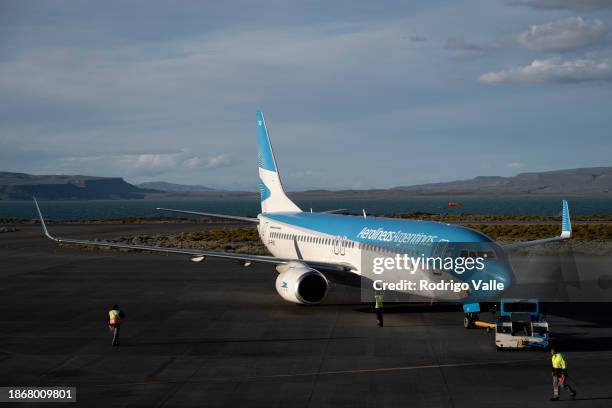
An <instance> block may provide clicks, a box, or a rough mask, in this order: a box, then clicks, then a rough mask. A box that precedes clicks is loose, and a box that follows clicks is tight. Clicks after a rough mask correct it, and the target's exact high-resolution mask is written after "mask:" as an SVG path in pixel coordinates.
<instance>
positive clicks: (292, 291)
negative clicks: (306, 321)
mask: <svg viewBox="0 0 612 408" xmlns="http://www.w3.org/2000/svg"><path fill="white" fill-rule="evenodd" d="M276 269H277V270H278V272H279V274H278V277H277V278H276V291H277V292H278V294H279V295H281V297H282V298H283V299H285V300H286V301H288V302H292V303H300V304H306V305H314V304H317V303H319V302H321V301H322V300H323V299H324V298H325V296H326V295H327V288H328V287H329V284H328V282H327V279H325V276H323V274H322V273H321V272H319V271H317V270H315V269H310V268H308V267H307V266H304V265H302V264H292V263H289V264H286V265H279V266H278V267H277V268H276Z"/></svg>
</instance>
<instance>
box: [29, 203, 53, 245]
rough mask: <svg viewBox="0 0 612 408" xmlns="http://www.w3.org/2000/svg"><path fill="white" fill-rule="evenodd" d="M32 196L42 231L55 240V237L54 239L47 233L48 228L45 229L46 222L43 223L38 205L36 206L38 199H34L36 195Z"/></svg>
mask: <svg viewBox="0 0 612 408" xmlns="http://www.w3.org/2000/svg"><path fill="white" fill-rule="evenodd" d="M32 198H33V199H34V205H35V206H36V211H38V218H40V225H41V226H42V229H43V232H44V233H45V235H46V236H47V237H48V238H50V239H52V240H54V241H57V239H55V238H54V237H53V236H52V235H51V234H49V230H48V229H47V224H45V219H44V218H43V215H42V212H41V211H40V207H39V206H38V201H37V200H36V197H32Z"/></svg>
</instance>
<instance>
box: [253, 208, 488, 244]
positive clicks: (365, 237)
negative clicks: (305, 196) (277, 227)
mask: <svg viewBox="0 0 612 408" xmlns="http://www.w3.org/2000/svg"><path fill="white" fill-rule="evenodd" d="M262 216H264V217H267V218H269V219H270V220H273V221H277V222H282V223H284V224H289V225H293V226H296V227H300V228H304V229H308V230H311V231H313V232H319V233H323V234H328V235H333V236H343V237H346V238H347V239H349V240H351V241H356V242H363V243H371V244H385V243H388V244H406V245H410V244H411V243H415V241H410V239H412V238H411V237H408V236H405V235H404V236H403V237H405V239H406V240H407V241H405V242H401V243H400V242H396V241H393V235H390V234H389V233H395V234H399V233H405V234H423V235H424V236H425V237H424V238H421V239H428V237H430V236H431V237H434V238H433V241H432V242H438V241H441V240H442V241H445V240H446V241H450V242H493V241H492V240H491V238H489V237H487V236H486V235H484V234H482V233H480V232H478V231H474V230H472V229H469V228H466V227H461V226H457V225H450V224H444V223H441V222H434V221H419V220H401V219H394V218H380V217H367V218H363V217H359V216H348V215H339V214H321V213H307V212H302V213H265V214H262ZM364 228H367V229H368V230H372V232H371V233H370V234H367V232H368V231H364ZM376 230H381V232H380V233H378V234H377V233H376V232H374V231H376ZM370 237H373V238H370ZM418 240H419V239H418V238H417V241H418ZM416 243H417V244H418V243H419V242H416Z"/></svg>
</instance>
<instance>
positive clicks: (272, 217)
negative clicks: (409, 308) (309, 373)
mask: <svg viewBox="0 0 612 408" xmlns="http://www.w3.org/2000/svg"><path fill="white" fill-rule="evenodd" d="M256 124H257V144H258V168H259V190H260V199H261V213H260V214H259V215H258V216H257V217H256V218H251V217H241V216H234V215H224V214H216V213H208V212H199V211H186V210H177V209H170V208H157V209H158V210H161V211H170V212H174V213H182V214H191V215H198V216H203V217H219V218H226V219H232V220H239V221H243V222H248V223H252V224H255V225H256V226H257V229H258V232H259V236H260V239H261V240H262V242H263V243H264V245H265V246H266V248H267V249H268V250H269V252H270V253H271V254H272V255H271V256H263V255H250V254H239V253H226V252H216V251H202V250H197V249H183V248H167V247H156V246H147V245H134V244H124V243H117V242H110V241H98V240H81V239H71V238H57V237H54V236H53V235H51V233H50V232H49V229H48V228H47V226H46V224H45V220H44V218H43V214H42V212H41V210H40V207H39V205H38V202H37V201H36V198H34V203H35V206H36V209H37V211H38V215H39V218H40V222H41V225H42V229H43V232H44V234H45V235H46V236H47V237H48V238H50V239H51V240H53V241H56V242H58V243H68V244H80V245H89V246H101V247H111V248H127V249H133V250H143V251H152V252H162V253H174V254H181V255H185V256H189V257H191V260H192V261H194V262H201V261H203V260H204V259H206V258H209V257H210V258H220V259H227V260H238V261H240V262H242V263H244V265H245V266H248V265H250V264H251V263H253V262H262V263H267V264H272V265H274V266H275V268H276V271H277V272H278V276H277V279H276V290H277V292H278V294H279V295H280V296H281V297H282V298H283V299H284V300H286V301H288V302H292V303H297V304H306V305H315V304H318V303H320V302H322V301H323V300H324V299H325V297H326V296H327V294H328V289H329V286H330V282H337V283H340V284H347V285H362V288H363V287H368V288H369V287H370V286H371V292H372V293H374V292H377V291H378V293H380V284H381V282H379V281H380V279H379V278H380V277H381V275H380V274H379V273H377V272H373V270H374V269H375V268H374V266H373V262H376V259H377V258H391V259H393V258H401V257H402V256H403V257H404V259H406V257H407V256H410V257H411V258H412V259H416V258H423V259H426V258H432V259H436V257H437V258H440V259H448V258H450V259H452V260H458V259H460V258H463V259H465V258H469V257H470V256H471V257H472V258H474V259H480V262H481V266H482V268H480V269H472V270H470V271H467V272H466V271H464V272H462V273H459V272H457V268H456V267H455V266H453V265H451V266H450V267H447V266H445V265H444V266H443V265H442V264H436V263H435V262H434V264H433V267H432V265H429V264H425V262H424V263H423V264H416V266H414V265H415V264H412V265H413V266H414V267H413V268H412V270H411V271H410V273H406V271H405V270H403V271H399V272H398V270H397V268H396V269H391V270H389V271H388V272H389V273H388V274H387V276H388V277H389V278H388V279H391V280H392V279H396V278H404V277H406V276H409V277H411V279H412V280H413V281H415V282H416V281H423V280H424V281H426V282H429V283H432V284H434V286H431V285H430V286H427V285H425V286H424V287H417V288H416V289H414V287H413V288H412V289H410V288H408V289H407V288H404V287H400V286H395V289H393V290H392V291H393V292H398V293H409V294H410V295H414V296H416V297H418V298H424V299H430V300H432V301H433V300H436V301H452V302H460V303H463V304H464V305H465V304H467V303H468V302H474V301H479V300H482V299H486V298H487V297H489V296H490V295H491V293H490V291H489V292H487V291H483V290H476V288H474V287H471V286H470V287H469V288H467V289H466V287H465V285H464V284H466V283H467V282H470V281H471V282H476V281H478V280H479V279H480V281H481V282H483V281H484V282H491V283H494V284H495V285H499V284H502V289H501V290H500V291H499V292H500V293H502V292H503V291H505V290H507V288H508V287H509V286H510V285H511V284H512V283H513V281H514V273H513V271H512V267H511V265H510V263H509V262H508V259H507V254H508V253H509V252H510V251H514V250H517V249H520V248H525V247H530V246H533V245H541V244H547V243H551V242H559V241H564V240H567V239H570V238H571V235H572V228H571V221H570V216H569V209H568V204H567V201H566V200H563V201H562V223H561V234H560V235H559V236H556V237H551V238H546V239H540V240H534V241H525V242H519V243H513V244H508V245H501V244H498V243H496V242H495V241H494V240H493V239H491V238H490V237H488V236H486V235H485V234H483V233H481V232H478V231H475V230H473V229H470V228H467V227H463V226H459V225H451V224H446V223H442V222H434V221H421V220H406V219H395V218H383V217H373V216H367V214H366V213H365V211H364V212H363V216H361V215H359V216H355V215H343V214H337V213H335V212H336V211H328V212H312V210H311V211H310V212H308V211H302V210H301V209H300V208H299V207H298V206H297V205H296V204H295V203H294V202H293V201H292V200H291V199H289V197H287V195H286V194H285V191H284V189H283V186H282V183H281V179H280V174H279V171H278V166H277V163H276V159H275V156H274V153H273V150H272V145H271V142H270V136H269V134H268V131H267V129H266V122H265V119H264V116H263V114H262V113H261V112H257V122H256ZM401 280H402V279H399V280H398V282H399V281H401ZM449 281H451V282H453V283H454V285H455V286H452V287H446V286H444V285H443V286H435V284H439V283H440V282H443V283H444V282H449ZM377 282H378V284H379V288H377V287H376V285H375V284H376V283H377ZM457 284H460V286H461V285H463V286H461V288H459V289H460V290H457V287H456V285H457ZM364 285H365V286H364ZM398 288H399V289H398Z"/></svg>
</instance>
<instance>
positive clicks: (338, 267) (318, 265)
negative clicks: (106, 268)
mask: <svg viewBox="0 0 612 408" xmlns="http://www.w3.org/2000/svg"><path fill="white" fill-rule="evenodd" d="M34 204H35V205H36V210H37V211H38V216H39V218H40V223H41V225H42V229H43V232H44V233H45V235H46V236H47V237H48V238H49V239H51V240H53V241H55V242H58V243H65V244H77V245H92V246H101V247H108V248H126V249H134V250H139V251H151V252H164V253H171V254H181V255H189V256H190V257H191V259H192V260H193V261H195V262H199V261H201V260H203V259H204V258H206V257H211V258H220V259H231V260H237V261H243V262H265V263H271V264H275V265H278V264H287V263H290V262H294V263H301V264H304V265H307V266H309V267H311V268H314V269H317V270H319V269H320V270H329V271H336V272H347V271H350V270H351V269H353V267H352V266H351V265H349V264H335V263H327V262H314V261H306V260H303V259H291V258H277V257H273V256H266V255H249V254H237V253H232V252H216V251H201V250H198V249H185V248H172V247H159V246H148V245H134V244H124V243H121V242H112V241H96V240H84V239H72V238H58V237H55V236H53V235H51V233H50V232H49V230H48V228H47V225H46V224H45V220H44V218H43V215H42V212H41V211H40V207H39V206H38V201H36V198H34Z"/></svg>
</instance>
